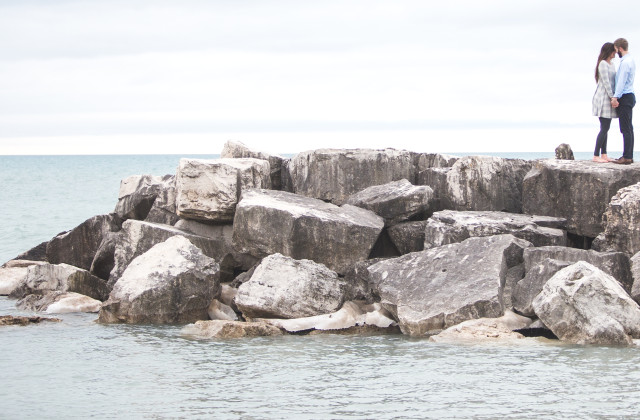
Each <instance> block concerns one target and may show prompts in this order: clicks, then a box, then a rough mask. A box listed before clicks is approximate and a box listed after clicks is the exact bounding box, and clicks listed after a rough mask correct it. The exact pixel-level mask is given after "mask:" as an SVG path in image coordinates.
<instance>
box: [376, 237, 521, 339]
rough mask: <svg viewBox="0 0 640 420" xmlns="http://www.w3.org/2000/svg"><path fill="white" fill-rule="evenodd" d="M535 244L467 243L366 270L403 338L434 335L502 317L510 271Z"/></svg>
mask: <svg viewBox="0 0 640 420" xmlns="http://www.w3.org/2000/svg"><path fill="white" fill-rule="evenodd" d="M530 246H531V244H530V243H529V242H526V241H524V240H522V239H518V238H515V237H513V236H512V235H497V236H490V237H484V238H469V239H467V240H465V241H463V242H461V243H456V244H449V245H444V246H442V247H438V248H432V249H428V250H425V251H422V252H414V253H411V254H407V255H403V256H402V257H398V258H392V259H389V260H386V261H381V262H379V263H377V264H374V265H372V266H370V267H369V268H368V270H369V273H370V276H371V277H370V278H371V283H372V287H373V289H374V290H375V291H377V294H378V295H379V296H380V299H381V300H380V303H382V304H383V306H384V307H385V308H386V309H388V310H389V311H390V312H391V313H392V314H393V315H394V318H395V319H397V320H398V323H399V325H400V328H401V330H402V332H403V333H404V334H410V335H433V334H437V333H439V332H440V331H441V330H443V329H445V328H449V327H450V326H453V325H456V324H459V323H461V322H463V321H467V320H469V319H476V318H483V317H487V318H497V317H500V316H502V315H503V314H504V309H505V308H504V303H503V296H502V292H503V288H504V285H505V281H506V275H507V271H508V269H509V268H511V267H515V266H517V265H519V264H521V263H522V252H523V250H524V249H525V248H527V247H530Z"/></svg>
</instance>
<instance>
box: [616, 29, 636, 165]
mask: <svg viewBox="0 0 640 420" xmlns="http://www.w3.org/2000/svg"><path fill="white" fill-rule="evenodd" d="M613 46H614V47H615V48H616V51H617V52H618V55H619V56H620V67H619V68H618V72H617V73H616V89H615V92H614V93H613V98H611V105H612V106H613V107H614V108H616V110H617V111H618V118H619V122H620V132H621V133H622V139H623V141H624V152H623V154H622V157H621V158H620V159H617V160H614V161H613V162H614V163H619V164H621V165H628V164H630V163H633V124H632V123H631V118H632V115H633V107H634V105H635V104H636V95H635V94H634V91H633V81H634V78H635V75H636V62H635V61H634V60H633V57H631V55H629V43H628V42H627V40H626V39H624V38H618V39H616V40H615V42H614V43H613Z"/></svg>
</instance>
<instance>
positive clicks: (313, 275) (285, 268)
mask: <svg viewBox="0 0 640 420" xmlns="http://www.w3.org/2000/svg"><path fill="white" fill-rule="evenodd" d="M346 287H347V285H346V283H345V282H344V280H341V279H339V278H338V275H337V274H336V273H335V272H334V271H331V270H329V269H328V268H327V267H326V266H324V265H322V264H317V263H315V262H313V261H309V260H294V259H293V258H289V257H285V256H283V255H281V254H273V255H270V256H268V257H266V258H265V259H263V260H262V262H261V263H260V265H258V267H256V269H255V271H254V272H253V275H252V276H251V279H250V280H249V281H247V282H245V283H242V285H241V286H240V287H239V288H238V294H237V295H236V297H235V303H236V305H237V307H238V309H240V311H241V312H242V314H243V316H244V317H245V318H302V317H307V316H314V315H321V314H327V313H330V312H335V311H337V310H338V309H340V307H341V306H342V304H343V302H344V301H345V290H346Z"/></svg>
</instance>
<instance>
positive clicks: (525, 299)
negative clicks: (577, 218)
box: [513, 246, 633, 316]
mask: <svg viewBox="0 0 640 420" xmlns="http://www.w3.org/2000/svg"><path fill="white" fill-rule="evenodd" d="M523 258H524V264H525V270H526V275H525V277H524V278H523V279H522V280H520V281H519V282H518V284H517V285H516V287H515V288H514V292H513V307H514V309H515V310H516V311H517V312H518V313H520V314H522V315H525V316H533V315H534V311H533V307H532V306H531V303H532V301H533V299H534V298H535V297H536V296H537V295H538V294H539V293H540V292H541V291H542V288H543V286H544V284H545V283H546V282H547V281H548V280H549V279H550V278H551V277H552V276H553V275H554V274H555V273H557V272H558V271H560V270H561V269H563V268H565V267H566V266H567V265H571V264H574V263H576V262H578V261H586V262H588V263H589V264H592V265H594V266H596V267H597V268H599V269H600V270H602V271H604V272H605V273H607V274H609V275H610V276H612V277H613V278H615V279H616V280H617V281H618V282H620V284H621V285H622V287H623V288H624V289H625V290H626V291H627V293H628V292H630V291H631V287H632V285H633V275H632V273H631V262H630V261H629V257H628V256H627V255H625V254H623V253H621V252H597V251H593V250H584V249H575V248H566V247H560V246H545V247H538V248H529V249H526V250H525V251H524V255H523Z"/></svg>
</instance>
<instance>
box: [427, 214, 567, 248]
mask: <svg viewBox="0 0 640 420" xmlns="http://www.w3.org/2000/svg"><path fill="white" fill-rule="evenodd" d="M565 223H566V221H565V220H564V219H561V218H557V217H548V216H529V215H525V214H514V213H504V212H498V211H451V210H444V211H439V212H436V213H434V214H433V216H431V218H429V220H428V221H427V223H426V227H425V233H424V235H425V241H424V249H428V248H434V247H437V246H442V245H446V244H451V243H455V242H462V241H463V240H465V239H467V238H470V237H482V236H493V235H502V234H511V235H513V236H515V237H516V238H520V239H524V240H526V241H529V242H531V243H532V244H533V246H545V245H560V246H566V244H567V234H566V232H565V231H564V230H562V228H563V227H564V225H565Z"/></svg>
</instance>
